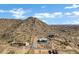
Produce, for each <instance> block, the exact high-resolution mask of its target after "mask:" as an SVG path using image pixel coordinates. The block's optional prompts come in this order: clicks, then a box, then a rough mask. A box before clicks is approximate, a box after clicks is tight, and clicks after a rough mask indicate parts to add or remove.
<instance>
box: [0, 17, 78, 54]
mask: <svg viewBox="0 0 79 59" xmlns="http://www.w3.org/2000/svg"><path fill="white" fill-rule="evenodd" d="M39 37H42V38H46V39H47V41H44V40H43V41H42V42H43V44H38V41H37V40H38V39H39ZM44 42H47V43H45V44H44ZM25 43H27V44H25ZM13 44H14V45H13ZM27 45H28V47H27ZM78 48H79V25H48V24H46V23H44V22H42V21H40V20H39V19H37V18H34V17H29V18H27V19H25V20H20V19H18V20H17V19H0V53H23V54H25V53H26V54H27V53H33V54H35V53H39V54H41V53H42V54H43V53H46V54H47V53H49V52H50V51H51V50H53V51H54V52H55V51H56V53H57V54H58V53H68V54H70V53H79V50H78ZM40 51H41V52H40ZM54 52H53V54H54Z"/></svg>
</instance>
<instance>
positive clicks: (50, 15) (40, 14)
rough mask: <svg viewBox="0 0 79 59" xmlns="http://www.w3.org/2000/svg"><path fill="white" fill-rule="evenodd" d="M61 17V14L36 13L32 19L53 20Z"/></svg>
mask: <svg viewBox="0 0 79 59" xmlns="http://www.w3.org/2000/svg"><path fill="white" fill-rule="evenodd" d="M59 16H62V12H53V13H36V14H34V17H37V18H55V17H59Z"/></svg>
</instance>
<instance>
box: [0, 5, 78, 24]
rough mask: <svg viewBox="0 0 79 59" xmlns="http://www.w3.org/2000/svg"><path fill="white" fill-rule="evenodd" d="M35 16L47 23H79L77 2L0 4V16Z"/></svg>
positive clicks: (20, 17) (17, 17)
mask: <svg viewBox="0 0 79 59" xmlns="http://www.w3.org/2000/svg"><path fill="white" fill-rule="evenodd" d="M30 16H33V17H37V18H39V19H40V20H41V21H43V22H45V23H47V24H79V5H78V4H0V18H14V19H22V20H23V19H26V18H27V17H30Z"/></svg>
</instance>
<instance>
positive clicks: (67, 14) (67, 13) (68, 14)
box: [64, 12, 72, 16]
mask: <svg viewBox="0 0 79 59" xmlns="http://www.w3.org/2000/svg"><path fill="white" fill-rule="evenodd" d="M64 15H66V16H71V15H72V13H70V12H66V13H64Z"/></svg>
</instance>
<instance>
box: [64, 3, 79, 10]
mask: <svg viewBox="0 0 79 59" xmlns="http://www.w3.org/2000/svg"><path fill="white" fill-rule="evenodd" d="M75 8H79V5H76V4H73V5H72V6H66V7H65V9H75Z"/></svg>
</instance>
